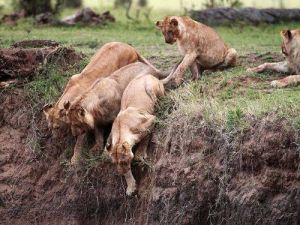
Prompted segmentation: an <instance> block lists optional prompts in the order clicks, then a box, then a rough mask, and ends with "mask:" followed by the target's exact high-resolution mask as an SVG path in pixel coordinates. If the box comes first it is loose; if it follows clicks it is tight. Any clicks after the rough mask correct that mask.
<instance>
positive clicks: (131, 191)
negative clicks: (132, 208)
mask: <svg viewBox="0 0 300 225" xmlns="http://www.w3.org/2000/svg"><path fill="white" fill-rule="evenodd" d="M135 191H136V184H135V183H134V184H132V185H129V186H128V187H127V189H126V195H128V196H132V195H133V194H134V193H135Z"/></svg>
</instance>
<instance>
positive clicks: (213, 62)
mask: <svg viewBox="0 0 300 225" xmlns="http://www.w3.org/2000/svg"><path fill="white" fill-rule="evenodd" d="M156 26H157V27H158V28H159V29H160V30H161V32H162V33H163V35H164V37H165V41H166V43H168V44H173V43H175V42H177V45H178V48H179V51H180V53H181V54H182V55H183V56H184V58H183V60H182V62H181V63H180V65H179V66H178V67H177V69H176V70H175V72H174V73H173V75H172V76H169V77H168V79H175V84H176V85H179V84H180V83H181V82H182V79H183V75H184V72H185V71H186V70H187V68H190V69H191V72H192V78H193V79H198V78H199V75H201V74H202V72H203V70H205V69H218V68H226V67H229V66H234V65H235V63H236V57H237V53H236V50H235V49H233V48H228V47H227V45H226V44H225V43H224V41H223V40H222V38H221V37H220V36H219V35H218V34H217V32H216V31H215V30H214V29H213V28H211V27H208V26H206V25H204V24H202V23H199V22H196V21H194V20H192V19H191V18H190V17H187V16H168V17H166V18H165V19H164V20H162V21H157V22H156Z"/></svg>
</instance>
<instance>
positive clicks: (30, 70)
mask: <svg viewBox="0 0 300 225" xmlns="http://www.w3.org/2000/svg"><path fill="white" fill-rule="evenodd" d="M82 57H83V54H81V53H77V52H75V50H74V49H73V48H67V47H62V46H60V45H59V43H57V42H54V41H49V40H30V41H21V42H17V43H15V44H13V45H12V47H11V48H2V49H0V82H1V86H6V84H9V83H11V82H12V80H14V81H15V82H13V83H17V82H19V81H22V82H23V81H24V80H25V79H31V78H32V77H33V76H34V75H35V74H38V72H41V70H43V69H44V68H46V66H47V64H49V63H51V64H52V65H53V64H54V65H58V66H59V68H61V69H64V70H66V69H68V68H70V67H72V66H74V65H75V64H76V63H78V62H79V61H80V60H81V59H82ZM1 62H2V63H1Z"/></svg>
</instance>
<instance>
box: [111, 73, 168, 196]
mask: <svg viewBox="0 0 300 225" xmlns="http://www.w3.org/2000/svg"><path fill="white" fill-rule="evenodd" d="M164 93H165V90H164V84H163V82H162V81H160V80H158V79H157V78H155V77H154V76H152V75H147V76H138V77H137V78H135V79H134V80H132V81H131V82H130V83H129V85H128V87H127V88H126V89H125V91H124V94H123V97H122V100H121V111H120V112H119V114H118V116H117V118H116V119H115V121H114V123H113V126H112V130H111V134H110V137H109V140H108V142H107V144H106V149H107V151H108V153H109V155H110V156H111V158H112V161H113V163H116V164H117V170H118V172H119V173H120V174H122V175H124V176H125V179H126V183H127V189H126V194H127V195H131V194H132V193H134V192H135V190H136V182H135V179H134V177H133V175H132V172H131V161H132V159H133V157H134V155H133V152H132V148H133V146H134V145H136V144H138V143H139V142H140V141H142V140H144V139H145V138H147V135H148V134H149V132H150V131H151V128H152V126H153V121H154V119H155V116H154V115H153V114H154V106H155V104H156V102H157V100H158V98H159V97H161V96H163V95H164ZM143 144H144V143H143ZM146 147H147V145H145V146H142V149H143V150H144V151H145V148H146Z"/></svg>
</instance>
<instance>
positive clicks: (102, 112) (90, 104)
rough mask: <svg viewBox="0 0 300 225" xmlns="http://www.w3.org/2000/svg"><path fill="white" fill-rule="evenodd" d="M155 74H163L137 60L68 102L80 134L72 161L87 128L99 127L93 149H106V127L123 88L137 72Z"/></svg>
mask: <svg viewBox="0 0 300 225" xmlns="http://www.w3.org/2000/svg"><path fill="white" fill-rule="evenodd" d="M149 73H152V74H154V75H155V76H157V77H160V76H162V75H161V74H160V73H159V72H158V70H156V69H154V68H153V67H152V66H149V65H148V64H145V63H141V62H136V63H132V64H129V65H127V66H124V67H122V68H121V69H119V70H117V71H115V72H114V73H113V74H112V75H111V76H109V77H106V78H103V79H98V80H97V81H96V82H95V83H94V84H93V85H92V87H91V88H90V89H89V90H88V91H86V92H85V93H83V94H82V95H81V96H79V97H78V98H77V99H76V100H75V101H73V102H72V103H70V102H68V101H67V102H65V110H66V115H67V118H68V121H69V122H70V124H71V130H72V134H73V135H74V136H76V137H77V142H76V145H75V148H74V155H73V157H72V159H71V163H72V164H77V163H78V162H79V160H80V149H81V146H82V144H83V141H84V138H85V134H86V132H87V131H88V130H93V129H95V130H96V136H97V139H96V145H95V146H94V147H93V149H92V150H94V151H95V150H96V149H103V145H104V143H103V142H104V141H103V126H106V125H108V124H111V123H112V122H113V121H114V119H115V118H116V116H117V114H118V113H119V110H120V105H121V98H122V94H123V91H124V90H125V88H126V87H127V85H128V83H129V82H130V81H131V80H132V79H134V78H135V77H137V76H138V75H140V74H141V75H145V74H149Z"/></svg>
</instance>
